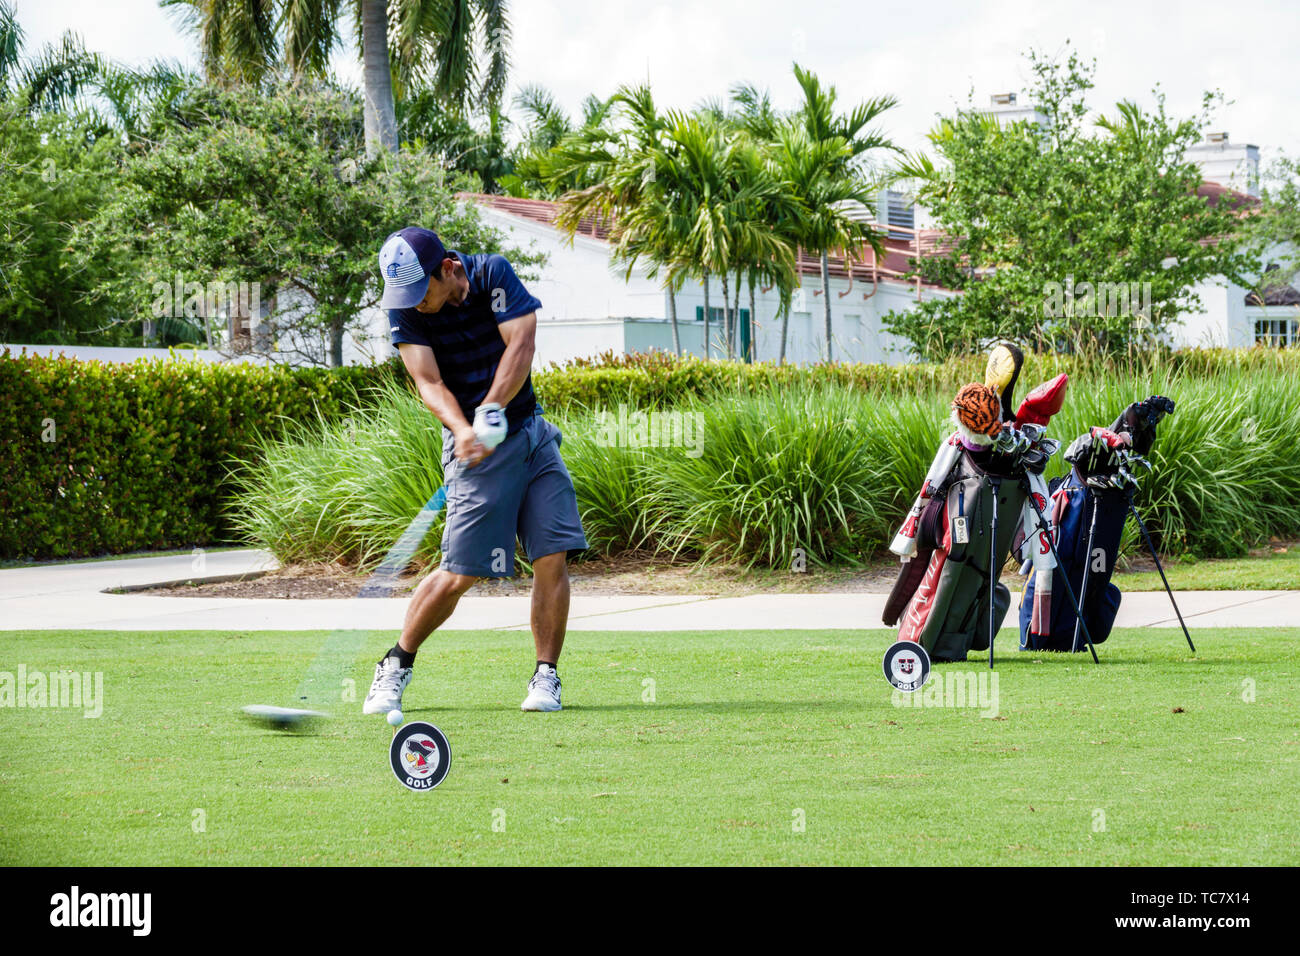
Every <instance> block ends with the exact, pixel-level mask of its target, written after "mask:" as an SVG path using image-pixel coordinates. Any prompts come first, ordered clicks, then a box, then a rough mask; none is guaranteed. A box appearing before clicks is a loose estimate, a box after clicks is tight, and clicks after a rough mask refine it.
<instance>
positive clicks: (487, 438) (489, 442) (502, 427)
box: [474, 402, 506, 451]
mask: <svg viewBox="0 0 1300 956" xmlns="http://www.w3.org/2000/svg"><path fill="white" fill-rule="evenodd" d="M474 436H475V437H476V438H477V439H478V441H479V444H480V445H482V446H483V447H484V448H486V449H487V450H488V451H491V450H492V449H493V448H496V447H497V445H499V444H501V443H502V442H503V441H505V437H506V413H505V412H503V411H502V410H501V406H500V405H498V404H497V403H496V402H488V403H486V404H484V405H480V406H479V407H478V408H476V409H475V410H474Z"/></svg>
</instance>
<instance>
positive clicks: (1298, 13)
mask: <svg viewBox="0 0 1300 956" xmlns="http://www.w3.org/2000/svg"><path fill="white" fill-rule="evenodd" d="M17 7H18V20H19V22H20V23H21V24H22V26H23V27H24V29H25V30H26V31H27V34H28V43H29V49H30V48H31V46H34V45H38V44H40V43H43V42H46V41H49V40H53V39H55V38H57V37H58V36H59V35H60V34H62V33H63V32H64V31H65V30H70V29H71V30H76V31H77V32H79V33H80V34H81V35H82V37H83V38H84V39H85V41H86V44H87V46H88V47H90V48H91V49H93V50H97V51H99V52H101V53H105V54H108V55H109V56H110V57H112V58H114V59H117V60H120V61H124V62H130V63H142V62H146V61H148V60H151V59H154V58H157V57H164V58H175V59H180V60H182V61H185V62H188V63H190V64H195V63H196V47H195V43H194V40H193V37H192V36H190V35H189V34H188V33H187V32H186V31H185V30H184V29H183V28H182V27H181V26H180V25H179V24H178V20H177V17H176V15H175V14H173V13H170V12H168V11H166V10H163V9H161V8H160V7H159V6H158V4H157V0H17ZM511 21H512V26H513V43H512V50H511V84H512V88H515V87H517V86H519V85H520V84H523V83H540V84H542V85H543V86H546V87H548V88H549V89H550V90H552V92H554V93H555V94H556V95H557V96H558V97H559V99H560V101H561V102H562V103H563V104H564V105H565V106H567V107H568V108H569V109H570V110H576V107H577V104H578V103H579V102H580V101H581V100H582V98H583V97H584V96H585V95H586V94H587V93H591V92H595V93H598V94H601V95H605V94H608V93H610V92H612V91H613V90H614V88H615V87H616V86H617V85H618V84H620V83H628V82H640V81H644V80H646V79H648V80H649V81H650V83H651V85H652V88H653V89H654V91H655V94H656V97H657V98H658V100H659V102H660V103H661V105H666V106H682V107H688V106H691V105H694V104H695V103H697V102H698V101H699V100H701V99H703V98H705V97H708V96H719V95H723V94H725V93H726V91H727V89H728V88H729V86H730V85H731V84H732V83H734V82H736V81H738V80H747V81H750V82H753V83H757V84H759V85H762V86H767V87H769V88H770V89H771V90H772V93H773V97H774V99H775V100H776V102H777V105H778V106H790V105H793V103H794V102H795V98H796V92H797V90H796V87H795V83H794V79H793V77H792V76H791V74H790V64H791V61H792V60H795V59H797V60H798V61H799V62H800V63H802V64H804V65H806V66H808V67H810V68H812V69H813V70H815V71H816V72H817V73H819V74H820V75H821V76H822V78H823V79H824V80H825V81H827V82H831V83H834V84H835V85H836V86H837V87H838V89H839V91H840V95H841V99H842V100H843V101H845V102H846V104H847V103H848V102H852V101H856V100H858V99H861V98H865V97H868V96H875V95H879V94H883V93H892V94H893V95H895V96H896V97H898V99H899V104H900V105H899V106H898V108H896V109H895V110H893V111H892V112H891V113H890V114H887V118H886V122H885V126H886V131H887V132H888V133H889V134H890V135H892V136H893V137H894V139H895V140H896V141H897V142H898V143H899V144H900V145H903V146H905V147H908V148H916V147H919V146H922V145H923V144H924V134H925V132H926V130H927V129H929V127H930V126H931V124H932V122H933V119H934V116H935V115H936V114H937V113H940V112H945V111H948V110H950V109H951V108H952V106H953V104H954V103H964V102H965V101H966V97H967V94H968V93H969V92H970V91H971V90H973V91H974V93H975V97H976V100H977V101H978V102H980V103H987V102H988V95H989V94H990V93H996V92H1005V91H1011V90H1017V91H1018V90H1022V89H1023V88H1024V87H1025V86H1026V81H1027V79H1028V71H1027V68H1026V66H1025V62H1024V59H1023V58H1022V57H1021V55H1020V54H1021V52H1022V51H1024V50H1025V49H1026V48H1027V47H1030V46H1033V47H1035V48H1038V49H1043V50H1047V51H1048V52H1052V53H1055V52H1058V51H1060V50H1061V49H1062V48H1063V45H1064V43H1065V41H1066V39H1067V38H1068V39H1070V40H1071V41H1073V43H1074V44H1075V46H1076V47H1077V48H1078V49H1079V51H1080V52H1081V53H1082V54H1084V55H1085V56H1087V57H1095V58H1096V60H1097V65H1098V71H1097V89H1096V90H1094V91H1093V96H1092V100H1091V102H1092V105H1093V106H1094V108H1100V109H1102V110H1103V111H1105V112H1109V109H1108V107H1109V106H1110V105H1111V104H1113V103H1114V102H1115V101H1116V100H1117V99H1120V98H1132V99H1138V100H1139V101H1140V102H1142V103H1143V104H1149V103H1150V102H1151V97H1150V90H1151V88H1152V87H1153V86H1155V85H1156V84H1157V83H1158V84H1160V86H1161V87H1162V88H1163V89H1164V90H1165V92H1166V94H1167V96H1168V103H1169V106H1170V108H1171V109H1172V110H1173V111H1174V112H1175V114H1177V115H1190V114H1193V113H1194V112H1195V111H1196V109H1197V107H1198V105H1199V101H1200V94H1201V92H1202V91H1203V90H1205V89H1207V88H1218V89H1221V90H1222V91H1223V92H1224V94H1225V95H1226V96H1227V98H1228V99H1229V100H1230V101H1232V102H1231V105H1229V106H1227V107H1226V108H1225V109H1224V110H1222V111H1221V113H1220V114H1219V116H1218V118H1217V120H1216V122H1215V124H1214V126H1215V128H1216V129H1220V130H1226V131H1227V132H1228V133H1229V134H1230V137H1231V139H1232V140H1233V141H1235V142H1250V143H1254V144H1256V145H1258V146H1260V147H1261V151H1262V154H1263V155H1262V159H1264V160H1265V162H1267V161H1268V160H1269V159H1270V158H1272V157H1273V156H1275V155H1277V151H1278V150H1279V149H1281V150H1284V151H1285V152H1287V153H1288V154H1291V155H1293V156H1294V155H1300V69H1297V54H1298V53H1300V4H1298V3H1296V0H1234V2H1231V3H1223V2H1216V3H1208V2H1202V0H1166V2H1163V3H1159V2H1147V0H1127V2H1113V0H1092V2H1088V3H1070V2H1063V0H991V2H973V0H972V2H953V0H929V2H925V3H915V4H909V3H906V2H904V3H891V4H886V3H870V2H857V3H852V4H845V3H830V2H817V0H802V2H797V3H790V2H785V3H777V2H772V0H749V2H730V0H712V2H704V0H697V2H685V0H679V2H675V3H654V2H648V3H647V2H642V3H633V2H623V0H514V2H513V3H511ZM351 57H352V55H351V47H349V49H348V50H346V51H343V52H340V53H339V54H338V55H337V56H336V61H337V64H338V67H339V72H340V73H341V74H342V75H343V76H344V77H345V78H348V79H350V80H352V81H353V82H356V81H357V79H358V78H359V70H358V69H357V67H356V65H355V63H354V61H353V60H352V58H351Z"/></svg>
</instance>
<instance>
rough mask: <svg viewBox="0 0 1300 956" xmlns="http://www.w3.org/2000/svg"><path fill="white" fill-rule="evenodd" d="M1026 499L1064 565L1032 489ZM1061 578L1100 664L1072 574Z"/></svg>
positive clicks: (1091, 648)
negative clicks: (1071, 577) (1072, 582)
mask: <svg viewBox="0 0 1300 956" xmlns="http://www.w3.org/2000/svg"><path fill="white" fill-rule="evenodd" d="M1026 500H1027V501H1028V502H1029V506H1030V507H1031V508H1033V509H1034V515H1035V516H1036V517H1037V518H1038V529H1039V530H1040V531H1041V532H1043V534H1045V535H1046V536H1047V545H1048V547H1050V548H1051V549H1052V560H1054V561H1055V562H1056V566H1057V567H1058V568H1060V567H1064V565H1062V564H1061V555H1060V553H1059V552H1058V551H1057V550H1056V541H1055V540H1054V539H1053V538H1052V528H1051V526H1050V525H1049V524H1048V523H1047V518H1045V517H1044V516H1043V510H1042V509H1041V508H1039V507H1038V502H1037V501H1035V500H1034V495H1033V492H1032V491H1031V492H1030V494H1029V495H1028V496H1027V498H1026ZM1061 580H1062V581H1064V582H1065V593H1066V594H1068V595H1070V603H1072V604H1073V605H1074V613H1075V614H1077V615H1078V619H1079V623H1080V624H1081V625H1082V626H1083V636H1084V637H1085V638H1086V639H1087V641H1088V650H1089V651H1090V652H1091V653H1092V662H1093V663H1094V664H1100V663H1101V661H1100V660H1099V659H1098V658H1097V649H1096V648H1095V647H1093V646H1092V635H1091V634H1090V633H1088V625H1087V624H1084V623H1083V608H1082V607H1080V606H1079V602H1078V600H1077V599H1076V598H1075V596H1074V586H1073V585H1072V584H1070V576H1069V575H1068V574H1066V573H1065V572H1064V571H1063V572H1062V573H1061Z"/></svg>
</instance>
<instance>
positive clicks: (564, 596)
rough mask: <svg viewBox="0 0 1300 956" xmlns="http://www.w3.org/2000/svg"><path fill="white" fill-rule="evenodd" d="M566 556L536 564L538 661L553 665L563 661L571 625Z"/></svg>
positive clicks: (546, 558)
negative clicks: (561, 654)
mask: <svg viewBox="0 0 1300 956" xmlns="http://www.w3.org/2000/svg"><path fill="white" fill-rule="evenodd" d="M567 556H568V555H567V552H564V551H557V552H556V553H555V554H548V555H545V556H544V557H540V558H538V559H537V560H536V561H534V562H533V609H532V625H533V644H534V645H535V647H536V649H537V659H538V660H539V661H547V662H548V663H551V664H554V663H555V662H557V661H558V660H559V659H560V650H561V649H562V648H563V647H564V633H565V631H566V630H567V629H568V626H569V567H568V565H567V564H566V563H565V559H566V558H567Z"/></svg>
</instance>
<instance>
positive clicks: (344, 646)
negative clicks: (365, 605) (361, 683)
mask: <svg viewBox="0 0 1300 956" xmlns="http://www.w3.org/2000/svg"><path fill="white" fill-rule="evenodd" d="M446 503H447V486H446V485H443V486H441V487H440V488H439V489H438V490H437V491H436V492H434V494H433V497H432V498H430V499H429V500H428V501H427V502H425V504H424V507H422V508H421V509H420V510H419V511H418V512H416V514H415V517H414V518H412V519H411V523H410V524H409V525H407V526H406V530H405V531H403V532H402V534H401V535H400V536H399V537H398V539H397V541H395V542H394V543H393V546H392V548H390V549H389V551H388V554H387V555H386V556H385V557H384V560H383V561H382V562H381V563H380V565H379V567H377V568H376V569H375V570H374V571H373V572H372V573H371V574H370V576H369V577H368V578H367V579H366V583H365V584H363V585H362V586H361V590H360V591H359V592H358V594H357V596H358V597H366V598H369V597H388V595H389V594H390V593H391V591H392V588H393V585H394V584H395V583H396V581H397V577H398V575H400V574H401V573H402V571H404V570H405V569H406V565H407V564H408V563H409V562H410V560H411V558H412V557H413V556H414V554H415V552H416V550H417V549H418V548H419V547H420V545H421V543H422V542H423V541H424V538H425V536H426V535H427V534H428V533H429V529H430V527H432V525H433V522H434V519H435V518H437V517H438V513H439V512H440V511H442V509H443V506H444V505H445V504H446ZM365 638H366V632H364V631H351V630H348V631H335V632H333V633H332V634H330V635H329V637H327V638H326V639H325V643H324V644H323V645H322V646H321V649H320V651H319V652H318V653H317V654H316V657H315V658H313V659H312V662H311V664H309V665H308V667H307V671H306V673H305V674H304V675H303V678H302V682H301V683H300V684H299V685H298V690H297V693H295V695H294V698H295V703H297V704H299V705H301V702H302V701H309V702H311V703H312V704H313V705H314V706H317V707H321V708H324V707H331V706H332V705H333V703H334V702H336V700H337V696H338V694H339V692H340V688H341V687H342V682H343V680H344V678H345V677H346V676H347V674H348V672H349V671H350V670H351V668H352V665H353V663H354V662H355V660H356V656H357V651H358V650H359V649H360V646H361V643H362V642H363V641H364V640H365Z"/></svg>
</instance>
